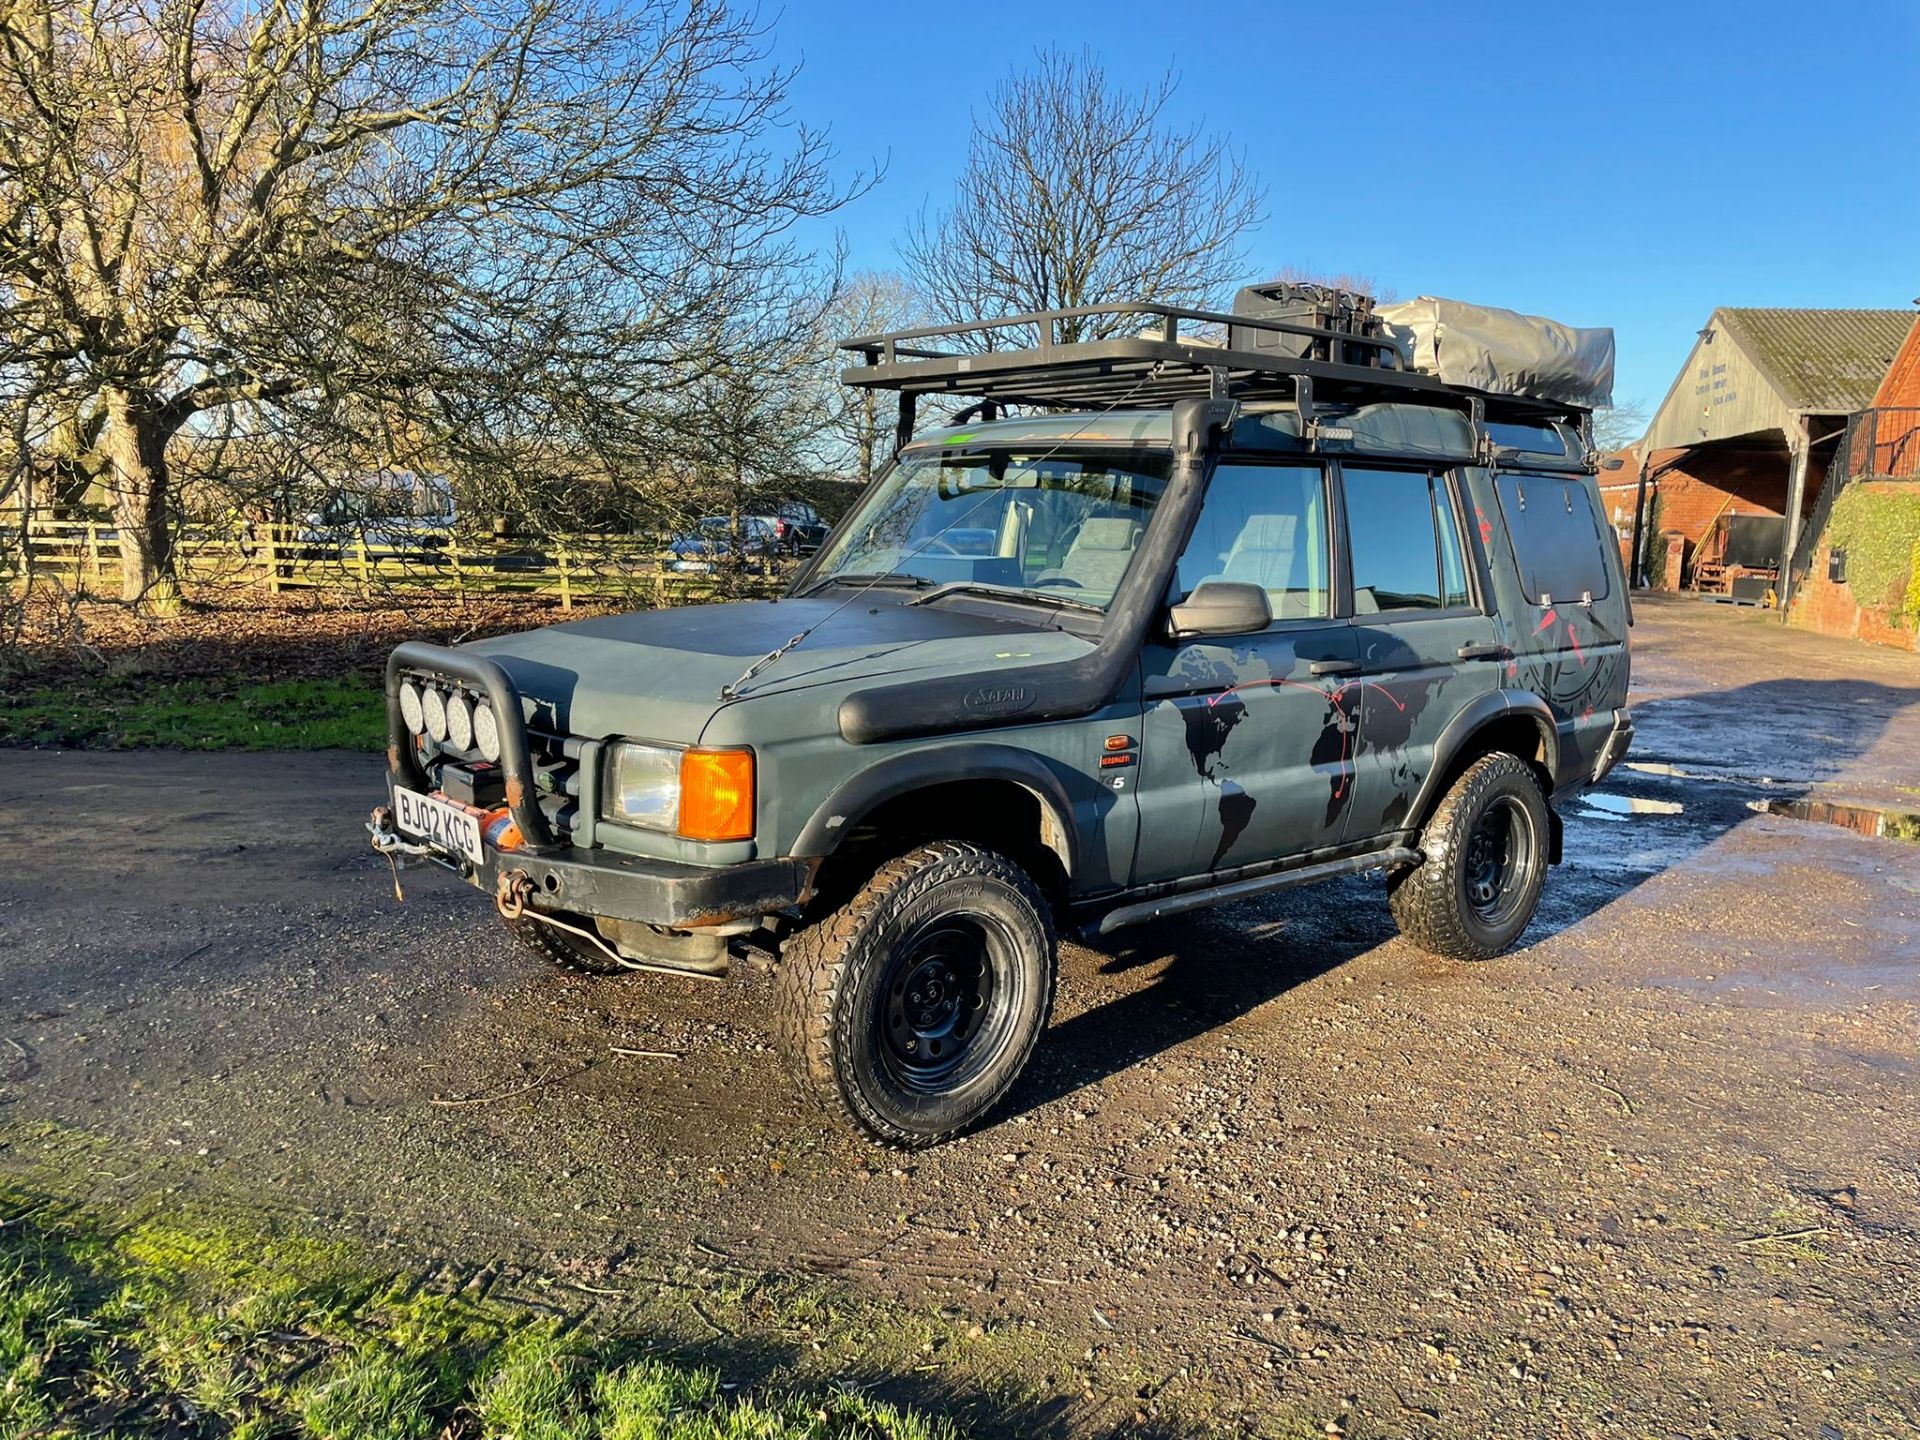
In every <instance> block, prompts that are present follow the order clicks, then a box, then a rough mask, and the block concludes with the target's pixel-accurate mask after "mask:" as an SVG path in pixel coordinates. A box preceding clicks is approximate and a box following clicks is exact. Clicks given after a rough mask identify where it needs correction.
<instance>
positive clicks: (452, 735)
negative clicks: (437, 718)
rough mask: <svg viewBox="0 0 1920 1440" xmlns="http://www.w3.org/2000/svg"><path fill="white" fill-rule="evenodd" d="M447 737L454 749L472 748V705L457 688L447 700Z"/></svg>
mask: <svg viewBox="0 0 1920 1440" xmlns="http://www.w3.org/2000/svg"><path fill="white" fill-rule="evenodd" d="M447 738H448V739H449V740H451V741H453V748H454V749H456V750H471V749H472V748H473V706H472V705H471V704H470V703H469V702H468V700H467V697H466V696H464V695H462V694H460V693H459V692H458V691H457V690H456V691H455V692H454V695H453V698H452V699H451V700H449V701H447Z"/></svg>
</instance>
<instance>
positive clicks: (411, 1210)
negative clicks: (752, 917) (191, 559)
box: [0, 600, 1920, 1440]
mask: <svg viewBox="0 0 1920 1440" xmlns="http://www.w3.org/2000/svg"><path fill="white" fill-rule="evenodd" d="M1639 608H1640V615H1639V623H1638V625H1637V626H1636V628H1635V630H1634V632H1633V643H1634V648H1635V658H1634V670H1635V674H1634V690H1633V695H1632V703H1633V705H1634V708H1635V713H1636V720H1637V723H1638V725H1639V739H1638V741H1637V743H1636V746H1635V750H1634V753H1633V754H1632V756H1631V757H1630V768H1626V769H1623V770H1621V771H1620V772H1618V773H1617V774H1616V776H1615V777H1613V779H1611V780H1610V781H1609V782H1608V784H1607V785H1606V787H1605V790H1604V793H1602V794H1600V795H1596V796H1593V797H1590V802H1589V803H1586V804H1582V805H1580V806H1577V807H1574V808H1573V809H1572V810H1571V811H1570V813H1569V814H1568V817H1567V845H1566V863H1565V864H1564V865H1563V866H1562V867H1560V868H1559V869H1558V870H1557V871H1555V872H1554V873H1553V874H1552V875H1551V876H1550V877H1549V879H1548V882H1547V891H1546V898H1545V901H1544V903H1543V906H1542V909H1541V912H1540V915H1539V918H1538V919H1537V921H1536V922H1535V924H1534V926H1533V927H1532V929H1531V930H1530V931H1529V932H1528V934H1527V936H1526V939H1525V943H1524V945H1523V946H1522V947H1521V948H1520V949H1519V950H1517V951H1516V952H1515V953H1513V954H1511V955H1508V956H1506V957H1503V958H1502V959H1499V960H1497V961H1494V962H1491V963H1488V964H1483V965H1476V966H1463V965H1456V964H1450V963H1446V962H1442V961H1438V960H1434V959H1431V958H1429V957H1427V956H1425V955H1423V954H1421V953H1419V952H1418V951H1416V950H1414V949H1413V948H1412V947H1411V946H1409V945H1407V944H1405V943H1404V942H1402V941H1400V940H1399V939H1398V938H1397V937H1396V936H1395V934H1394V930H1393V926H1392V922H1391V920H1390V919H1389V917H1388V914H1387V909H1386V905H1385V901H1384V896H1383V895H1382V894H1381V892H1380V886H1379V883H1378V881H1377V879H1370V878H1368V877H1353V878H1351V879H1348V880H1343V881H1337V882H1333V883H1330V884H1328V885H1324V886H1321V887H1318V888H1314V889H1308V890H1301V891H1294V892H1289V893H1286V894H1282V895H1279V896H1275V897H1271V898H1268V899H1265V900H1260V901H1254V902H1246V903H1242V904H1240V905H1237V906H1234V907H1232V908H1229V909H1225V910H1219V911H1215V912H1211V913H1206V914H1203V915H1199V916H1186V917H1181V918H1180V919H1179V920H1177V921H1168V922H1163V923H1160V924H1157V925H1154V926H1149V927H1144V928H1141V929H1137V930H1133V931H1123V932H1121V933H1119V934H1117V935H1115V936H1113V937H1111V940H1110V943H1105V944H1103V945H1101V946H1099V947H1084V946H1069V947H1067V948H1066V949H1065V951H1064V953H1063V979H1062V986H1061V996H1060V1002H1059V1005H1058V1008H1057V1010H1056V1014H1055V1019H1054V1023H1053V1027H1052V1030H1051V1032H1050V1033H1049V1034H1048V1036H1047V1037H1046V1038H1045V1040H1044V1041H1043V1042H1042V1046H1041V1050H1040V1052H1039V1055H1038V1057H1037V1058H1036V1061H1035V1064H1034V1067H1033V1070H1032V1071H1031V1072H1030V1074H1029V1075H1028V1076H1027V1077H1026V1078H1025V1079H1024V1080H1023V1082H1022V1083H1021V1085H1020V1086H1019V1087H1018V1089H1017V1090H1016V1092H1015V1094H1014V1096H1013V1097H1012V1101H1011V1103H1010V1104H1009V1105H1008V1106H1007V1107H1006V1109H1005V1112H1004V1114H1003V1116H1002V1117H1001V1118H1000V1119H999V1120H998V1121H997V1123H995V1124H993V1125H991V1126H990V1127H988V1128H987V1129H985V1130H983V1131H981V1132H980V1133H978V1134H976V1135H973V1136H971V1137H968V1138H966V1139H964V1140H962V1141H960V1142H958V1143H955V1144H953V1145H951V1146H948V1147H945V1148H943V1149H941V1150H938V1151H935V1152H931V1153H926V1154H921V1155H916V1156H913V1157H910V1158H903V1157H899V1156H895V1155H891V1154H888V1153H885V1152H881V1151H877V1150H875V1149H873V1148H871V1147H869V1146H867V1145H866V1144H865V1143H863V1142H862V1141H860V1140H859V1139H857V1138H855V1137H853V1136H851V1135H848V1134H846V1133H844V1132H842V1131H841V1130H839V1129H837V1128H835V1127H833V1126H831V1125H829V1124H827V1123H826V1122H825V1121H824V1120H823V1119H822V1117H820V1116H818V1115H816V1114H814V1113H812V1112H811V1111H809V1110H808V1109H806V1108H805V1107H804V1106H803V1105H802V1104H801V1103H800V1102H799V1101H798V1100H797V1099H796V1098H795V1097H794V1095H793V1094H792V1092H791V1090H790V1088H789V1086H788V1084H787V1082H786V1080H785V1078H784V1075H783V1073H782V1071H781V1069H780V1066H779V1064H778V1058H777V1056H776V1055H775V1054H774V1053H773V1051H772V1048H771V1044H770V1036H769V1025H768V1014H767V1006H768V1004H769V1002H770V999H771V986H770V983H769V981H768V979H767V977H766V976H765V975H763V974H759V973H754V972H748V973H746V974H744V975H742V976H740V977H739V978H736V979H733V980H730V981H728V982H724V983H706V982H699V981H694V980H683V979H678V978H671V977H657V976H644V977H643V976H635V977H631V978H627V977H621V978H615V979H610V980H599V979H589V978H582V977H575V976H571V975H566V974H560V973H555V972H551V971H549V970H546V969H544V968H542V967H541V966H540V964H539V963H538V962H536V961H534V960H533V959H531V958H530V957H528V956H526V955H525V954H523V953H522V952H521V951H519V950H518V949H517V948H516V946H515V945H514V944H513V943H512V941H511V940H510V939H509V938H508V937H507V936H506V935H505V933H504V932H503V931H502V929H501V928H500V925H499V923H498V921H497V919H496V917H495V916H494V914H493V911H492V908H491V905H490V903H489V902H488V900H487V899H486V898H485V897H483V896H481V895H480V894H478V893H477V892H473V891H470V890H468V889H466V888H464V887H462V886H460V885H459V884H458V883H457V882H454V881H453V880H452V879H451V878H450V877H445V876H441V875H438V874H425V875H422V874H419V873H415V874H412V875H410V876H409V877H408V879H407V900H406V903H405V904H404V905H400V904H396V903H395V900H394V896H393V891H392V886H391V884H390V882H389V879H388V876H387V872H386V867H385V865H384V864H383V863H381V862H380V861H378V860H377V859H376V858H375V857H373V856H372V855H370V854H369V853H367V852H366V851H365V850H364V848H363V847H364V836H363V834H362V832H361V829H360V826H361V823H362V820H363V818H364V816H365V813H366V811H367V808H368V807H369V805H370V804H372V803H373V802H374V801H375V800H376V799H377V798H378V795H379V792H380V774H379V768H378V764H377V762H375V761H374V760H372V759H370V758H368V757H362V756H347V755H297V756H273V755H189V754H178V753H170V752H139V753H119V754H78V753H73V754H55V753H43V752H28V751H18V750H15V751H0V1039H3V1040H4V1042H5V1045H6V1051H5V1053H0V1169H4V1170H11V1171H14V1172H16V1173H18V1174H23V1175H25V1174H44V1173H45V1172H46V1170H47V1167H48V1166H49V1165H50V1164H53V1163H55V1162H56V1161H57V1162H59V1163H63V1164H67V1165H69V1166H72V1165H80V1164H83V1165H84V1170H85V1173H83V1174H82V1173H79V1172H75V1176H74V1178H73V1180H72V1184H73V1185H74V1186H75V1187H76V1188H78V1189H83V1190H85V1191H87V1192H89V1193H92V1194H94V1195H96V1196H97V1197H99V1198H101V1199H104V1200H106V1201H109V1202H114V1203H125V1204H128V1205H132V1204H135V1203H139V1202H140V1201H141V1198H142V1197H151V1196H153V1195H156V1194H159V1195H165V1196H168V1197H171V1199H172V1200H174V1201H179V1202H193V1201H196V1200H198V1201H205V1202H209V1203H214V1202H217V1203H219V1204H222V1205H227V1206H241V1207H248V1206H252V1207H258V1208H259V1209H261V1210H262V1211H263V1212H273V1213H278V1214H284V1215H293V1216H299V1217H301V1218H302V1219H303V1220H307V1221H311V1222H316V1223H318V1224H320V1225H322V1226H324V1227H328V1228H335V1229H338V1230H340V1231H342V1232H343V1233H351V1234H353V1235H356V1236H368V1237H376V1238H377V1239H378V1240H379V1241H380V1242H381V1243H385V1244H390V1245H394V1246H397V1247H399V1248H400V1249H402V1250H406V1251H410V1252H412V1253H417V1254H421V1255H426V1256H430V1257H442V1258H446V1259H448V1260H450V1261H451V1260H458V1261H459V1262H460V1263H461V1264H465V1265H469V1266H472V1267H480V1266H498V1265H508V1264H511V1265H516V1266H521V1267H532V1268H538V1267H540V1266H546V1267H548V1268H549V1269H552V1270H555V1271H565V1272H566V1273H570V1274H576V1275H592V1276H595V1277H599V1279H600V1280H601V1282H602V1284H603V1286H604V1288H606V1289H609V1290H616V1289H619V1288H620V1287H621V1286H622V1285H623V1284H626V1283H628V1282H629V1281H630V1279H631V1277H633V1276H635V1275H640V1274H648V1273H657V1272H658V1271H659V1270H660V1269H661V1268H662V1267H664V1266H671V1265H676V1264H684V1263H686V1262H687V1260H688V1259H689V1257H694V1258H696V1259H702V1258H703V1259H704V1263H706V1264H707V1266H708V1268H709V1269H711V1270H712V1271H715V1272H720V1273H723V1274H724V1275H730V1276H733V1277H736V1278H737V1277H742V1276H753V1275H757V1274H759V1273H761V1272H778V1273H781V1274H786V1275H801V1276H812V1277H818V1278H819V1279H820V1280H821V1282H822V1283H823V1284H825V1285H827V1286H829V1287H833V1288H835V1289H839V1290H844V1291H845V1292H846V1293H848V1294H850V1295H855V1296H859V1297H863V1298H866V1299H871V1300H872V1301H874V1302H875V1303H876V1304H881V1305H898V1306H902V1307H908V1308H910V1309H912V1310H914V1311H916V1312H925V1311H931V1310H939V1311H940V1312H941V1313H943V1314H945V1315H947V1316H949V1317H955V1318H957V1319H958V1320H959V1322H960V1323H962V1324H967V1325H978V1326H979V1327H981V1330H982V1331H983V1332H985V1333H992V1332H994V1331H995V1330H996V1329H1006V1328H1009V1327H1023V1328H1024V1329H1025V1330H1028V1331H1032V1332H1035V1333H1038V1334H1041V1335H1044V1336H1045V1337H1046V1338H1047V1340H1048V1342H1049V1343H1050V1344H1052V1345H1053V1346H1054V1347H1055V1349H1057V1351H1058V1353H1059V1354H1060V1355H1063V1356H1067V1357H1069V1360H1070V1363H1069V1364H1068V1365H1065V1366H1056V1365H1053V1364H1052V1363H1051V1362H1047V1364H1046V1369H1047V1373H1046V1374H1044V1375H1036V1376H1032V1377H1028V1378H1030V1379H1031V1380H1032V1381H1033V1383H1035V1384H1036V1385H1041V1386H1043V1388H1050V1389H1052V1390H1053V1391H1057V1392H1058V1394H1059V1397H1060V1398H1059V1401H1058V1403H1056V1404H1053V1405H1051V1406H1049V1407H1043V1408H1042V1409H1039V1410H1035V1411H1033V1412H1031V1413H1030V1414H1028V1415H1027V1416H1026V1418H1025V1419H1024V1420H1023V1421H1022V1422H1020V1425H1019V1427H1018V1428H1021V1429H1023V1430H1024V1431H1025V1432H1026V1433H1033V1432H1034V1431H1035V1430H1039V1431H1042V1432H1045V1433H1059V1434H1063V1435H1069V1434H1104V1433H1110V1432H1114V1431H1116V1430H1121V1431H1124V1430H1127V1429H1129V1428H1130V1427H1135V1426H1148V1427H1150V1426H1151V1424H1152V1423H1153V1421H1152V1418H1151V1417H1152V1416H1154V1415H1156V1414H1161V1413H1173V1412H1180V1413H1187V1414H1191V1413H1194V1412H1195V1411H1203V1412H1205V1413H1207V1414H1208V1415H1210V1416H1211V1417H1212V1418H1213V1419H1215V1420H1216V1421H1218V1422H1221V1423H1225V1424H1239V1425H1245V1426H1247V1427H1249V1428H1253V1429H1256V1430H1264V1429H1270V1428H1274V1427H1279V1426H1282V1425H1283V1424H1286V1423H1292V1422H1297V1421H1302V1420H1304V1421H1307V1422H1309V1423H1311V1424H1312V1425H1313V1426H1315V1427H1316V1428H1323V1427H1325V1426H1331V1427H1333V1431H1334V1433H1343V1434H1347V1435H1353V1436H1358V1435H1363V1434H1364V1435H1455V1434H1458V1435H1502V1436H1504V1435H1516V1436H1517V1435H1569V1436H1572V1435H1580V1436H1588V1435H1623V1436H1643V1435H1658V1436H1709V1435H1717V1436H1772V1435H1781V1436H1787V1435H1792V1436H1802V1437H1813V1436H1820V1437H1829V1436H1838V1437H1844V1440H1852V1437H1856V1436H1860V1437H1867V1436H1872V1437H1881V1436H1906V1435H1915V1436H1920V938H1917V937H1920V847H1916V846H1915V845H1912V844H1907V843H1902V842H1900V841H1898V840H1892V839H1881V838H1873V837H1870V836H1866V835H1862V834H1858V833H1854V831H1853V830H1850V829H1848V828H1844V827H1843V826H1841V825H1835V824H1827V823H1816V822H1814V821H1810V820H1803V819H1796V818H1791V817H1789V816H1786V815H1779V814H1772V813H1765V812H1766V809H1767V807H1769V806H1790V805H1792V804H1793V803H1794V802H1799V801H1809V800H1810V801H1814V802H1843V803H1844V804H1847V805H1855V806H1860V807H1865V808H1867V809H1868V810H1870V811H1879V810H1894V811H1908V812H1912V811H1920V703H1916V702H1920V656H1914V655H1909V654H1901V653H1897V652H1893V651H1889V650H1883V649H1875V648H1872V647H1867V646H1862V645H1854V644H1849V643H1845V642H1839V641H1832V640H1827V639H1824V638H1821V637H1814V636H1807V635H1803V634H1800V633H1798V632H1795V631H1790V630H1785V629H1783V628H1781V627H1780V626H1779V625H1778V624H1776V623H1774V622H1773V621H1772V620H1771V618H1770V617H1767V616H1762V615H1758V614H1755V613H1752V612H1734V611H1728V610H1724V609H1720V608H1718V607H1713V606H1708V605H1703V604H1699V603H1694V602H1687V601H1677V600H1664V601H1651V600H1647V601H1642V602H1641V604H1640V607H1639ZM1848 813H1849V812H1847V811H1845V810H1844V809H1843V810H1842V811H1841V814H1842V815H1843V816H1844V815H1846V814H1848ZM1855 818H1857V816H1856V817H1855ZM623 1052H629V1053H623ZM631 1052H641V1053H631ZM450 1102H451V1103H450ZM76 1137H80V1138H76ZM83 1140H84V1143H82V1141H83ZM76 1156H84V1157H86V1158H85V1160H84V1162H82V1161H79V1160H76V1159H75V1158H74V1157H76ZM1035 1363H1036V1365H1039V1364H1040V1363H1041V1362H1040V1361H1036V1362H1035ZM1183 1396H1184V1397H1185V1398H1184V1402H1183V1403H1181V1402H1182V1397H1183ZM976 1418H978V1417H977V1415H976ZM983 1428H985V1429H987V1430H989V1431H991V1430H992V1429H994V1428H995V1426H994V1425H993V1423H992V1421H991V1420H988V1421H986V1422H983ZM1000 1428H1006V1427H1004V1426H1003V1427H1000Z"/></svg>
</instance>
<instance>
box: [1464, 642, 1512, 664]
mask: <svg viewBox="0 0 1920 1440" xmlns="http://www.w3.org/2000/svg"><path fill="white" fill-rule="evenodd" d="M1453 653H1454V654H1455V655H1457V656H1459V657H1460V659H1462V660H1504V659H1506V658H1507V647H1506V646H1504V645H1496V644H1493V643H1492V642H1489V643H1487V644H1485V645H1462V646H1461V647H1460V648H1459V649H1458V650H1456V651H1454V652H1453Z"/></svg>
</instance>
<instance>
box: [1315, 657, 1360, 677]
mask: <svg viewBox="0 0 1920 1440" xmlns="http://www.w3.org/2000/svg"><path fill="white" fill-rule="evenodd" d="M1359 669H1360V662H1359V661H1358V660H1316V661H1314V662H1313V663H1312V664H1311V665H1309V666H1308V667H1307V673H1308V674H1309V675H1314V676H1319V675H1352V674H1354V673H1356V672H1357V671H1358V670H1359Z"/></svg>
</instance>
